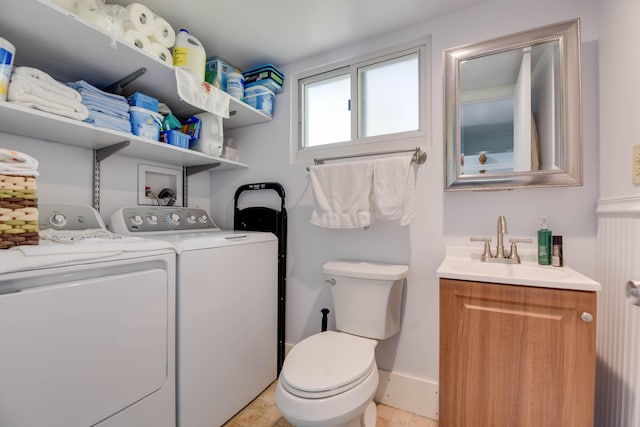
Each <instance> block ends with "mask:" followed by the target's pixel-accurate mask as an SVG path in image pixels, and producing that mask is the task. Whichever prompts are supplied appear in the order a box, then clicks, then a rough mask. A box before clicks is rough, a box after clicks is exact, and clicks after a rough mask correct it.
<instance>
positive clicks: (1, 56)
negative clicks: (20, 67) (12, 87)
mask: <svg viewBox="0 0 640 427" xmlns="http://www.w3.org/2000/svg"><path fill="white" fill-rule="evenodd" d="M15 54H16V48H15V46H13V44H11V42H9V40H6V39H3V38H2V37H0V101H6V99H7V90H8V88H9V81H10V80H11V71H12V70H13V59H14V56H15Z"/></svg>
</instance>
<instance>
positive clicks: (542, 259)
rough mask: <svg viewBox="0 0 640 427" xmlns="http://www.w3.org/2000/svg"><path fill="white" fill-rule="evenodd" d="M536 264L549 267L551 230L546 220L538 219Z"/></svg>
mask: <svg viewBox="0 0 640 427" xmlns="http://www.w3.org/2000/svg"><path fill="white" fill-rule="evenodd" d="M538 264H540V265H551V230H549V224H547V219H546V218H541V219H540V229H539V230H538Z"/></svg>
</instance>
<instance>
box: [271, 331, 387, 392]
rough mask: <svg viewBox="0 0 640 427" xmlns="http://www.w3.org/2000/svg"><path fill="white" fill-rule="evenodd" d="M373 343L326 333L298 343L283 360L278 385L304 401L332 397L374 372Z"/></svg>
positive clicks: (361, 338) (338, 333) (373, 341)
mask: <svg viewBox="0 0 640 427" xmlns="http://www.w3.org/2000/svg"><path fill="white" fill-rule="evenodd" d="M376 345H377V341H375V340H372V339H368V338H363V337H358V336H355V335H349V334H346V333H342V332H333V331H327V332H322V333H319V334H316V335H312V336H310V337H308V338H306V339H304V340H302V341H301V342H300V343H298V344H297V345H296V346H294V348H293V349H292V350H291V351H290V352H289V355H288V356H287V358H286V359H285V363H284V366H283V368H282V372H281V373H280V382H281V384H282V386H283V387H284V388H285V389H286V390H287V391H288V392H289V393H291V394H293V395H295V396H298V397H301V398H307V399H320V398H325V397H331V396H335V395H337V394H340V393H343V392H345V391H347V390H350V389H352V388H353V387H355V386H357V385H358V384H360V383H361V382H362V381H364V380H365V379H366V378H367V377H368V376H369V375H370V374H371V371H372V370H374V369H376V362H375V352H374V349H375V347H376Z"/></svg>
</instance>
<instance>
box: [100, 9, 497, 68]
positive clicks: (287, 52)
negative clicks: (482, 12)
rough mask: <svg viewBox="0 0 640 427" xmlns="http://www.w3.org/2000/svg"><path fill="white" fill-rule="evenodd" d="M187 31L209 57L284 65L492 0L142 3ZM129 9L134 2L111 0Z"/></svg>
mask: <svg viewBox="0 0 640 427" xmlns="http://www.w3.org/2000/svg"><path fill="white" fill-rule="evenodd" d="M136 1H139V2H140V3H143V4H145V5H146V6H148V7H149V8H151V9H152V10H153V11H154V12H155V13H156V14H158V15H160V16H162V17H163V18H165V19H166V20H167V21H168V22H169V23H170V24H171V26H172V27H173V28H174V29H175V30H176V32H177V31H178V30H179V29H180V28H186V29H188V30H189V32H190V33H191V34H192V35H194V36H195V37H196V38H197V39H198V40H200V42H201V43H202V44H203V45H204V47H205V49H206V51H207V57H212V56H221V57H223V58H224V59H226V60H227V61H228V62H230V63H231V64H233V65H235V66H236V67H239V68H241V69H247V68H249V67H252V66H256V65H262V64H265V63H273V64H275V65H276V66H282V65H285V64H288V63H291V62H294V61H297V60H300V59H302V58H305V57H308V56H311V55H315V54H318V53H321V52H324V51H327V50H331V49H335V48H337V47H340V46H343V45H346V44H349V43H353V42H357V41H360V40H363V39H367V38H370V37H372V36H375V35H379V34H383V33H386V32H390V31H393V30H398V29H401V28H403V27H406V26H408V25H411V24H415V23H418V22H420V21H423V20H426V19H431V18H434V17H437V16H441V15H444V14H447V13H451V12H454V11H457V10H461V9H464V8H468V7H472V6H475V5H479V4H483V3H488V2H489V1H491V0H315V1H314V0H268V1H267V0H265V1H258V0H230V1H219V0H218V1H211V0H136ZM107 3H119V4H123V5H126V4H128V3H131V1H126V0H124V1H123V0H115V1H110V0H107Z"/></svg>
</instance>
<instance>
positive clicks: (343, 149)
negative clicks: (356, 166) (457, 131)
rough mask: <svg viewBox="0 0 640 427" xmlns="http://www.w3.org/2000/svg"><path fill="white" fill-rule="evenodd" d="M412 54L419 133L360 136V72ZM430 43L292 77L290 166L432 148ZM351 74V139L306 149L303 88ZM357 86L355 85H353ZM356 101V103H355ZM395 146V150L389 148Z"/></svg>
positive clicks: (408, 45) (421, 41) (427, 40)
mask: <svg viewBox="0 0 640 427" xmlns="http://www.w3.org/2000/svg"><path fill="white" fill-rule="evenodd" d="M413 53H417V54H418V70H419V71H418V81H419V88H418V91H419V98H418V100H419V104H418V105H419V109H420V111H419V129H418V130H412V131H404V132H397V133H392V134H386V135H376V136H370V137H360V136H359V126H360V123H359V120H360V117H359V114H360V108H361V107H360V103H361V102H362V100H361V99H360V98H359V97H358V92H359V90H360V85H361V83H360V81H359V70H360V69H361V68H364V67H368V66H371V65H375V64H377V63H384V62H386V61H389V60H393V59H396V58H401V57H403V56H407V55H410V54H413ZM430 65H431V40H430V37H427V38H422V39H419V40H416V41H413V42H409V43H404V44H402V45H399V46H395V47H391V48H387V49H384V50H379V51H375V52H371V53H368V54H364V55H360V56H357V57H353V58H350V59H346V60H342V61H336V62H332V63H328V64H325V65H321V66H318V67H314V68H310V69H308V70H306V71H302V72H299V73H296V74H293V75H292V79H291V89H292V90H291V105H292V107H293V108H291V123H292V126H291V144H290V145H291V162H292V163H295V162H298V161H300V162H309V161H313V159H314V158H317V157H323V156H342V155H357V154H366V153H372V152H376V151H380V150H389V149H398V150H402V149H408V148H415V147H418V146H420V147H425V146H426V145H429V144H430V130H431V129H430V128H431V123H430V117H431V115H430V110H431V77H432V76H431V67H430ZM345 70H348V74H349V76H350V79H351V80H350V82H351V139H350V140H349V141H345V142H337V143H332V144H324V145H319V146H315V147H303V146H302V144H303V137H304V132H305V129H304V119H305V117H304V114H306V112H304V109H303V106H304V102H305V100H304V96H303V95H304V87H303V84H309V83H314V82H318V81H323V80H328V79H330V78H332V77H336V76H338V75H343V74H345V73H344V71H345ZM354 82H355V83H354ZM354 100H355V101H354ZM390 145H393V147H390Z"/></svg>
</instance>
